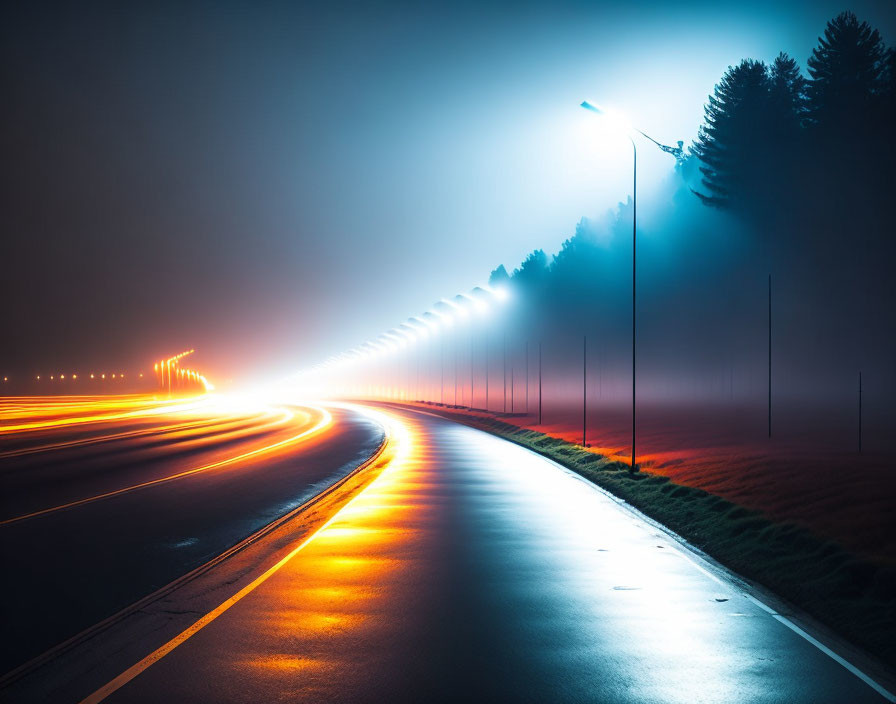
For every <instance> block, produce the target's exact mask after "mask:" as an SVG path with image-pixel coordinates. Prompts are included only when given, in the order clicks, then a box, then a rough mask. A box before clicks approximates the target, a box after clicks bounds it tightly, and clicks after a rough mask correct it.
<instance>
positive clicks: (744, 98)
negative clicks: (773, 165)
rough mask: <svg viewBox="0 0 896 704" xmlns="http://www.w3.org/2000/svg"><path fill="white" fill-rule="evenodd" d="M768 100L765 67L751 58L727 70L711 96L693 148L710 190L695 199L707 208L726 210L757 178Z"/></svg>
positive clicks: (764, 134)
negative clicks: (716, 207) (758, 154)
mask: <svg viewBox="0 0 896 704" xmlns="http://www.w3.org/2000/svg"><path fill="white" fill-rule="evenodd" d="M769 100H770V98H769V77H768V71H767V69H766V65H765V64H764V63H763V62H762V61H754V60H752V59H744V60H743V61H741V62H740V63H739V64H738V65H737V66H734V67H730V66H729V68H728V70H727V71H726V72H725V75H724V76H722V80H721V81H719V83H718V84H717V85H716V87H715V90H714V92H713V94H712V95H710V96H709V101H708V102H707V104H706V106H705V108H704V119H705V121H704V124H703V125H702V126H701V127H700V131H699V133H698V136H697V140H696V142H695V143H694V146H693V148H692V152H693V153H694V154H695V155H696V156H697V157H698V158H699V159H700V161H701V162H702V166H701V167H700V171H701V173H702V174H703V178H702V180H701V183H702V184H703V187H704V188H705V189H706V190H707V191H708V193H706V194H704V193H699V192H698V193H697V195H698V196H699V197H700V199H701V200H702V201H703V202H704V203H706V204H707V205H714V206H720V207H728V206H730V205H731V204H732V201H733V200H735V199H736V198H737V197H738V196H739V195H741V194H742V193H743V192H744V191H746V190H748V189H749V186H750V184H751V182H754V181H755V179H756V178H757V176H758V173H757V167H758V166H759V165H758V164H757V160H756V155H757V151H758V150H759V149H761V148H762V146H763V140H764V139H765V138H766V137H767V129H766V126H767V123H768V119H767V118H768V110H769ZM695 192H696V191H695Z"/></svg>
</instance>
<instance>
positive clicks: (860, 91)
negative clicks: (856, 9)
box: [808, 12, 889, 128]
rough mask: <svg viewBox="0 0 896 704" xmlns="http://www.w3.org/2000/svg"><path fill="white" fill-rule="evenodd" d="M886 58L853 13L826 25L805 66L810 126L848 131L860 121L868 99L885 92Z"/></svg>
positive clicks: (876, 38)
mask: <svg viewBox="0 0 896 704" xmlns="http://www.w3.org/2000/svg"><path fill="white" fill-rule="evenodd" d="M888 55H889V52H888V51H887V50H886V47H885V46H884V43H883V40H882V39H881V36H880V33H879V32H878V31H877V30H876V29H872V28H871V27H870V26H869V25H868V23H867V22H859V20H858V18H857V17H856V16H855V15H854V14H853V13H852V12H842V13H840V14H839V15H837V17H835V18H834V19H833V20H831V21H830V22H828V24H827V27H825V30H824V36H823V37H819V39H818V46H817V47H816V48H815V49H814V50H813V51H812V56H811V57H810V58H809V64H808V65H809V75H810V76H811V77H812V80H811V81H810V83H809V86H808V93H809V99H810V115H811V118H812V120H813V122H815V123H817V124H820V125H830V126H834V127H839V128H848V126H849V125H851V124H853V123H855V122H856V121H857V120H859V119H861V118H862V112H863V111H864V110H866V109H867V107H868V105H869V101H870V99H871V97H872V96H873V95H875V94H877V93H880V92H881V91H882V90H883V88H884V85H883V80H882V79H883V74H884V69H885V63H886V62H885V59H886V58H887V57H888Z"/></svg>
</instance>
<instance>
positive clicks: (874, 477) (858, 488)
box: [455, 406, 896, 564]
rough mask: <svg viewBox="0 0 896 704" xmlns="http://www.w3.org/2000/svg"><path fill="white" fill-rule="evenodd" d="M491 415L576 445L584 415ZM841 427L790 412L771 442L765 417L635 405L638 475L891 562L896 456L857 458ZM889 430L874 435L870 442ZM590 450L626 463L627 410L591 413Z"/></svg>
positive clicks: (895, 557) (895, 546)
mask: <svg viewBox="0 0 896 704" xmlns="http://www.w3.org/2000/svg"><path fill="white" fill-rule="evenodd" d="M455 412H459V413H469V412H468V411H464V410H457V411H455ZM474 415H478V416H485V415H486V414H485V413H482V412H474ZM488 415H489V417H496V415H495V414H488ZM497 417H499V418H501V419H502V420H504V421H506V422H508V423H513V424H515V425H519V426H521V427H524V428H530V429H533V430H538V431H541V432H544V433H547V434H549V435H553V436H555V437H559V438H562V439H564V440H567V441H570V442H575V443H581V442H582V411H581V407H578V408H570V407H567V408H559V409H558V408H552V409H550V411H549V412H547V413H546V414H545V418H544V420H545V424H544V425H541V426H540V425H538V424H537V418H533V417H531V416H528V417H527V416H523V415H516V416H508V417H504V416H501V415H500V414H497ZM842 425H843V424H840V426H838V425H837V424H832V423H831V422H830V421H827V422H825V421H823V420H822V418H821V416H820V414H818V413H815V414H813V413H812V412H811V411H799V412H797V411H793V410H791V411H790V412H788V413H786V414H781V419H780V420H779V421H777V422H776V425H775V426H774V428H773V429H774V431H775V436H774V437H773V438H771V439H769V438H768V437H767V417H766V415H765V412H764V410H757V409H755V408H754V409H732V408H723V407H719V408H699V407H692V408H681V407H672V406H654V407H640V406H639V416H638V463H639V465H641V468H642V470H643V471H647V472H652V473H655V474H662V475H666V476H668V477H670V478H671V479H672V480H673V481H675V482H678V483H680V484H685V485H688V486H692V487H698V488H700V489H704V490H706V491H708V492H711V493H713V494H716V495H718V496H721V497H723V498H725V499H728V500H729V501H732V502H734V503H737V504H739V505H741V506H744V507H747V508H750V509H754V510H758V511H761V512H763V513H765V514H766V515H767V516H769V517H770V518H772V519H773V520H775V521H787V522H792V523H797V524H800V525H802V526H804V527H806V528H808V529H809V530H811V531H812V532H814V533H815V534H816V535H819V536H820V537H823V538H826V539H830V540H833V541H835V542H837V543H839V544H841V545H842V546H843V547H845V548H847V549H849V550H850V551H852V552H857V553H859V554H861V555H864V556H866V557H869V558H871V559H873V560H875V561H878V562H885V563H890V564H896V530H894V528H896V511H894V506H896V452H882V451H879V450H878V451H877V452H875V451H873V450H872V451H870V452H869V451H866V452H864V453H863V454H859V453H858V452H857V449H856V447H855V445H856V444H857V441H856V438H857V434H856V433H855V431H854V429H853V428H852V427H848V428H846V430H844V428H843V427H842ZM886 431H887V429H878V431H877V436H878V437H882V436H884V435H885V434H886ZM588 443H589V445H590V449H591V450H592V451H594V452H597V453H600V454H603V455H609V456H610V457H613V458H616V459H620V460H623V461H625V462H628V461H630V457H631V410H630V408H624V409H619V408H615V409H611V408H601V409H590V410H589V422H588ZM874 444H875V445H877V446H878V447H879V446H881V445H882V444H884V443H874Z"/></svg>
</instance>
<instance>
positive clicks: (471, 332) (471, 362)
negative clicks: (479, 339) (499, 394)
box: [470, 326, 475, 411]
mask: <svg viewBox="0 0 896 704" xmlns="http://www.w3.org/2000/svg"><path fill="white" fill-rule="evenodd" d="M473 371H474V370H473V328H472V326H471V327H470V410H471V411H472V410H473V379H474V376H475V375H474V374H473Z"/></svg>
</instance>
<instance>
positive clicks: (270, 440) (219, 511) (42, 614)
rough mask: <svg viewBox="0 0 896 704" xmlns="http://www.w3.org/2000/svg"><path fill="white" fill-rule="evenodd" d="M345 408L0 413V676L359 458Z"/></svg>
mask: <svg viewBox="0 0 896 704" xmlns="http://www.w3.org/2000/svg"><path fill="white" fill-rule="evenodd" d="M382 438H383V431H382V428H381V427H380V426H378V425H376V424H375V423H372V422H371V421H370V420H369V419H367V418H365V417H363V416H359V415H358V414H355V413H352V412H350V411H346V410H339V409H333V410H327V409H322V408H314V407H295V406H273V407H271V406H267V405H258V406H257V407H253V406H252V405H251V404H248V405H244V404H239V405H237V406H234V407H229V406H227V405H226V404H225V405H223V406H222V405H221V404H220V403H219V402H218V401H216V400H214V399H209V398H208V397H203V398H201V399H197V400H186V401H174V402H168V401H163V402H158V401H154V400H153V399H151V398H145V397H130V398H129V397H93V398H84V397H82V398H80V399H77V400H75V399H69V400H67V401H63V400H60V399H59V398H58V397H57V398H56V399H42V400H40V399H22V400H20V401H19V402H18V403H16V402H14V401H10V402H5V403H4V404H3V406H2V409H0V485H2V499H0V561H2V562H0V564H2V565H3V575H4V583H3V599H2V600H0V620H2V623H3V629H4V632H5V634H6V636H5V637H4V638H3V639H2V645H0V673H2V672H7V671H9V670H11V669H13V668H15V667H17V666H19V665H20V664H22V663H24V662H26V661H28V660H30V659H31V658H33V657H35V656H37V655H40V654H41V653H43V652H44V651H45V650H47V649H48V648H50V647H52V646H54V645H56V644H58V643H60V642H62V641H64V640H65V639H67V638H69V637H71V636H73V635H75V634H77V633H79V632H80V631H82V630H83V629H85V628H87V627H90V626H92V625H93V624H95V623H97V622H98V621H101V620H102V619H104V618H106V617H108V616H110V615H112V614H114V613H116V612H117V611H119V610H120V609H122V608H124V607H126V606H128V605H130V604H132V603H133V602H135V601H137V600H138V599H140V598H141V597H144V596H146V595H147V594H150V593H151V592H153V591H155V590H156V589H159V588H160V587H162V586H164V585H166V584H168V583H169V582H171V581H172V580H174V579H176V578H178V577H180V576H181V575H183V574H185V573H187V572H189V571H190V570H192V569H194V568H196V567H198V566H199V565H202V564H204V563H205V562H207V561H208V560H209V559H211V558H213V557H215V556H217V555H219V554H220V553H222V552H223V551H225V550H226V549H228V548H229V547H231V546H232V545H234V544H235V543H237V542H239V541H240V540H242V539H243V538H245V537H246V536H248V535H250V534H252V533H253V532H255V531H257V530H259V529H260V528H262V527H263V526H265V525H267V524H268V523H270V522H271V521H273V520H274V519H276V518H277V517H278V516H280V515H283V514H285V513H287V512H288V511H290V510H292V509H293V508H295V507H296V506H299V505H300V504H302V503H303V502H304V501H306V500H308V499H309V498H311V497H312V496H314V495H316V494H317V493H319V492H320V491H321V490H322V489H323V488H325V487H326V486H328V485H329V484H331V483H332V482H333V481H335V480H336V479H338V478H340V477H342V476H344V475H345V474H346V473H347V472H349V471H351V470H352V469H354V467H356V466H357V465H358V464H360V463H361V462H363V461H364V460H365V459H367V458H368V457H369V456H370V455H371V454H372V453H373V452H374V451H375V450H376V448H377V447H378V446H379V444H380V443H381V442H382Z"/></svg>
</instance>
